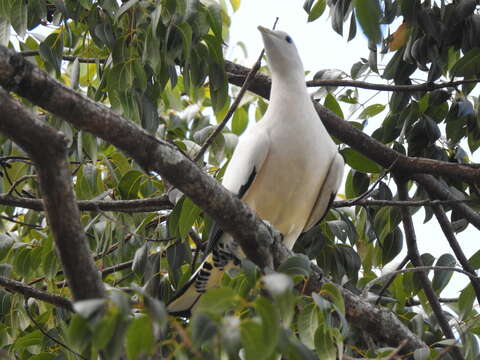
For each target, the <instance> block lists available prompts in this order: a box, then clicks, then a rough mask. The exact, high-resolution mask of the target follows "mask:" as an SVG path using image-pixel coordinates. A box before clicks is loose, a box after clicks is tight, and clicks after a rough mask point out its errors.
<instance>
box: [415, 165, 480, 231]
mask: <svg viewBox="0 0 480 360" xmlns="http://www.w3.org/2000/svg"><path fill="white" fill-rule="evenodd" d="M412 179H413V180H415V181H416V182H418V183H420V184H421V185H422V186H423V187H424V188H425V189H426V190H427V192H428V193H429V194H430V195H431V197H434V198H436V199H440V200H447V201H448V200H461V198H460V197H459V196H457V195H455V194H454V193H453V192H452V191H450V190H449V189H448V187H447V186H446V185H444V184H442V183H441V182H440V181H438V180H437V179H435V178H434V177H433V176H430V175H426V174H414V175H413V176H412ZM450 206H451V207H452V209H454V210H455V211H457V212H458V213H459V214H461V215H462V216H463V217H464V218H465V219H467V220H468V222H470V223H471V224H472V225H473V226H475V227H476V228H477V229H479V230H480V214H479V213H478V212H476V211H474V210H473V209H472V208H471V207H469V206H468V205H466V204H465V203H462V202H452V203H451V204H450Z"/></svg>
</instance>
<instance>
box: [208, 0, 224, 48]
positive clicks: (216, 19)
mask: <svg viewBox="0 0 480 360" xmlns="http://www.w3.org/2000/svg"><path fill="white" fill-rule="evenodd" d="M207 14H208V22H209V23H210V27H211V28H212V30H213V33H214V34H215V36H216V37H217V39H218V40H219V41H222V10H221V8H220V5H218V4H217V3H213V2H212V3H209V5H208V6H207Z"/></svg>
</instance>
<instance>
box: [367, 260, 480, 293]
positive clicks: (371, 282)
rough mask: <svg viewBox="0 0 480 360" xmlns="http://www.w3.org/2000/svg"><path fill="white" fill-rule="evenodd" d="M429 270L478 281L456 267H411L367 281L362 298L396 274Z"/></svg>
mask: <svg viewBox="0 0 480 360" xmlns="http://www.w3.org/2000/svg"><path fill="white" fill-rule="evenodd" d="M430 270H445V271H455V272H458V273H461V274H464V275H467V276H468V277H469V278H470V279H473V280H479V279H480V278H479V277H478V276H476V275H473V274H471V273H469V272H468V271H465V270H463V269H459V268H456V267H453V266H416V267H413V268H407V269H400V270H395V271H392V272H389V273H388V274H385V275H382V276H379V277H377V278H375V279H373V280H371V281H369V282H368V283H367V285H365V287H364V288H363V290H362V297H364V298H366V297H367V295H368V292H369V291H370V289H371V288H372V286H373V285H375V284H376V283H378V282H381V281H383V280H385V279H386V278H389V277H391V276H394V275H398V274H403V273H410V272H425V271H430Z"/></svg>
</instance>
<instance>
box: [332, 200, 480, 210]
mask: <svg viewBox="0 0 480 360" xmlns="http://www.w3.org/2000/svg"><path fill="white" fill-rule="evenodd" d="M351 200H352V199H348V200H337V201H334V202H333V204H332V207H333V208H342V207H349V206H397V207H402V206H412V207H418V206H435V205H452V204H462V203H463V204H468V203H472V204H478V203H480V199H452V200H407V201H400V200H373V199H370V200H363V199H362V200H357V201H354V202H352V201H351Z"/></svg>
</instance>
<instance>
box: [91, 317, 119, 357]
mask: <svg viewBox="0 0 480 360" xmlns="http://www.w3.org/2000/svg"><path fill="white" fill-rule="evenodd" d="M117 320H118V317H117V316H112V315H110V316H105V317H103V318H102V319H101V320H100V322H99V323H98V324H97V325H96V326H95V336H94V337H93V338H92V344H93V345H94V346H95V347H96V348H97V349H104V348H105V347H106V346H107V345H108V343H109V342H110V340H111V339H112V336H113V335H114V334H115V329H116V327H117V326H118V321H117Z"/></svg>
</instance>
